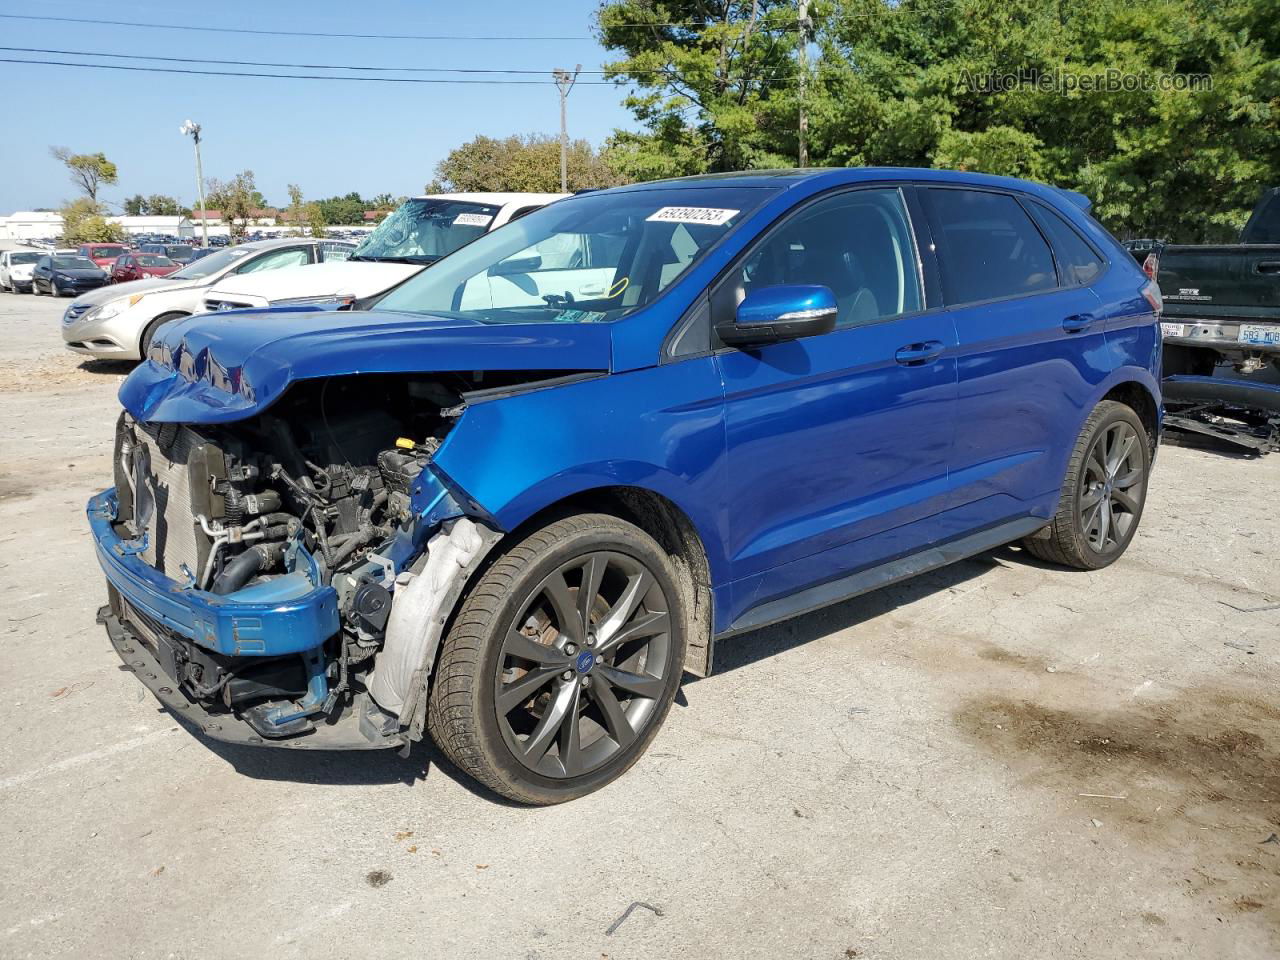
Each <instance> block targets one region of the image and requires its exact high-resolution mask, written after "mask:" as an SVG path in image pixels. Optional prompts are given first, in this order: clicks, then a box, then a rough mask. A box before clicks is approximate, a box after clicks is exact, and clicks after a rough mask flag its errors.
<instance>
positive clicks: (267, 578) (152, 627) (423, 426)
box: [114, 374, 501, 738]
mask: <svg viewBox="0 0 1280 960" xmlns="http://www.w3.org/2000/svg"><path fill="white" fill-rule="evenodd" d="M479 376H480V375H475V374H473V375H471V376H463V375H448V374H446V375H441V376H433V377H422V378H410V377H405V376H403V375H397V376H378V375H365V376H350V377H338V378H332V379H326V380H313V381H305V382H302V383H299V384H297V385H295V387H294V388H293V389H291V390H290V391H288V392H287V393H286V395H285V396H283V397H282V398H281V399H280V400H279V401H278V402H277V403H276V404H275V405H273V406H272V407H271V408H269V409H268V410H267V411H265V412H263V413H261V414H259V415H257V416H255V417H253V418H251V419H247V420H242V421H239V422H235V423H232V424H225V425H210V424H198V425H195V426H189V425H184V424H172V423H139V422H136V421H134V420H133V419H132V418H131V417H130V416H129V415H128V414H127V413H126V414H123V415H122V416H121V419H120V422H119V425H118V428H117V435H116V447H115V455H114V465H115V486H116V496H117V500H118V508H117V514H116V518H115V522H116V525H117V529H118V530H119V532H120V535H121V536H122V537H125V538H127V542H128V543H129V544H131V545H132V546H131V547H130V549H132V550H134V551H136V552H138V553H139V554H140V555H141V558H142V559H143V560H144V561H145V562H146V563H147V564H148V565H149V566H151V567H153V568H154V569H155V570H156V571H158V572H161V573H163V574H164V575H165V576H166V577H168V578H169V579H170V580H172V581H175V582H176V583H178V584H180V585H181V586H182V588H183V589H186V590H192V591H204V592H207V593H209V594H212V595H214V596H216V597H225V598H227V600H228V601H232V602H234V601H241V600H254V601H266V602H276V601H279V602H285V601H288V600H289V599H291V598H295V597H298V596H302V595H304V594H308V593H311V592H313V591H315V590H316V589H317V588H323V587H331V588H332V589H333V590H334V591H335V592H336V606H337V619H338V623H339V629H338V630H337V631H336V633H335V634H334V635H333V636H332V637H330V638H329V639H328V640H327V641H325V643H324V646H323V649H308V650H300V651H291V652H289V653H285V654H283V655H271V653H270V651H269V650H268V649H266V648H263V647H261V646H258V647H255V646H254V644H255V642H260V641H255V640H254V639H253V638H252V637H251V636H249V635H248V632H246V635H245V636H244V637H242V636H241V635H240V634H237V637H236V647H235V649H234V650H232V651H230V652H228V651H220V652H219V651H215V650H213V649H209V648H208V647H207V646H205V645H202V644H199V643H194V642H187V641H184V640H183V638H180V637H178V638H175V637H174V636H173V635H172V633H171V632H169V631H166V630H165V629H164V626H163V624H160V623H155V622H148V621H149V620H150V618H148V617H147V615H146V614H145V613H144V612H143V611H140V610H137V609H126V610H124V611H122V614H123V617H122V619H127V620H128V622H129V623H130V624H132V625H133V626H134V628H135V630H136V631H137V632H140V633H145V634H147V635H148V636H147V638H146V639H148V640H149V641H150V644H149V645H154V646H155V647H156V648H157V650H158V652H159V653H160V654H161V656H160V660H161V663H162V665H163V666H164V668H165V669H164V672H165V673H166V674H167V675H168V676H170V677H171V678H173V679H174V680H177V681H178V682H179V683H180V684H181V687H182V690H183V692H184V693H186V695H187V696H188V697H190V698H192V699H193V700H197V701H199V702H201V703H202V704H205V705H206V706H208V707H210V708H212V709H224V710H229V711H233V712H235V713H236V714H237V715H238V716H240V717H241V718H242V719H244V720H246V721H247V722H248V723H249V724H250V726H251V727H253V729H254V730H256V731H257V732H258V733H259V734H261V735H262V736H266V737H272V738H279V737H287V736H292V735H294V734H297V733H301V732H307V731H309V730H311V729H312V728H313V725H314V723H316V722H318V721H319V720H320V719H321V718H322V717H324V718H330V719H332V718H334V717H337V716H338V715H340V714H342V712H343V711H344V709H346V708H347V707H349V706H351V704H352V702H353V700H354V698H355V697H356V696H358V695H360V694H363V693H365V692H366V685H367V681H368V674H369V671H370V669H371V668H372V665H373V658H374V657H375V654H377V653H378V652H379V650H380V649H381V648H382V646H383V643H384V638H385V634H386V630H387V625H388V619H389V617H390V614H391V609H392V591H393V590H394V589H395V587H396V578H397V573H398V571H400V570H402V569H403V568H404V567H406V566H407V564H408V562H410V561H411V560H412V559H413V558H414V557H415V556H417V555H418V554H420V553H421V552H422V549H423V547H424V546H425V542H426V539H427V537H428V535H430V534H431V533H432V532H433V529H434V528H438V526H439V524H438V523H432V524H431V525H430V527H429V528H428V527H426V526H425V524H426V520H427V511H425V510H424V509H423V508H422V504H421V499H422V497H423V496H424V492H425V493H426V494H430V493H431V490H432V489H435V487H431V486H430V485H428V484H426V483H423V482H420V478H422V477H423V471H424V470H425V469H426V467H427V466H428V464H429V463H430V461H431V458H432V456H433V455H434V453H435V452H436V450H437V449H438V448H439V446H440V444H441V442H442V441H443V439H444V437H445V436H446V434H447V433H448V431H449V430H450V428H451V427H452V425H453V423H454V422H455V421H456V419H457V418H458V417H459V416H460V415H461V413H462V411H463V410H464V409H465V403H464V401H463V394H464V393H466V392H467V391H468V390H471V389H474V388H475V387H476V386H478V385H483V386H485V387H488V386H490V385H492V384H493V383H494V381H493V379H492V378H491V379H490V381H488V382H484V381H481V383H480V384H478V383H477V379H478V378H479ZM497 385H499V386H500V385H501V375H499V378H498V382H497ZM428 479H431V478H428ZM433 483H435V485H436V487H438V481H434V480H433ZM444 496H445V494H444V492H443V490H442V489H441V490H440V493H439V495H438V496H437V497H436V500H437V501H439V500H440V499H442V498H444ZM415 498H417V499H415ZM455 515H456V511H455ZM125 606H126V607H127V603H125ZM166 658H167V660H168V662H166ZM373 712H376V711H373ZM384 713H385V711H384ZM382 720H383V721H385V724H386V725H387V726H388V727H391V726H394V724H393V723H391V721H390V719H389V718H387V717H385V716H384V717H383V718H382Z"/></svg>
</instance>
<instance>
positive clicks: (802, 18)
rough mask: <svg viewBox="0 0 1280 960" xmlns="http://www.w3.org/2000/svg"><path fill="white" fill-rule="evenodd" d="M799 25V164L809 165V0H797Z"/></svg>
mask: <svg viewBox="0 0 1280 960" xmlns="http://www.w3.org/2000/svg"><path fill="white" fill-rule="evenodd" d="M798 6H799V10H798V13H799V18H798V20H799V24H798V25H799V27H800V34H799V35H800V50H799V53H800V151H799V153H800V166H802V167H807V166H808V165H809V143H808V140H809V115H808V114H807V113H805V108H804V107H805V105H804V97H805V87H806V86H807V85H808V82H809V25H810V21H809V0H798Z"/></svg>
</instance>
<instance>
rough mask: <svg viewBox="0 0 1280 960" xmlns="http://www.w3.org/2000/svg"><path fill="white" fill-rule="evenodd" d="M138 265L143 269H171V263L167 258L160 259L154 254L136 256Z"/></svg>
mask: <svg viewBox="0 0 1280 960" xmlns="http://www.w3.org/2000/svg"><path fill="white" fill-rule="evenodd" d="M137 259H138V263H140V264H142V266H144V267H172V266H173V265H174V263H173V261H172V260H170V259H169V258H168V257H161V256H158V255H157V254H154V253H140V254H138V258H137Z"/></svg>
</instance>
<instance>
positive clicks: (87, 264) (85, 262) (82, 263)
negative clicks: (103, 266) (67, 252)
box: [53, 257, 98, 270]
mask: <svg viewBox="0 0 1280 960" xmlns="http://www.w3.org/2000/svg"><path fill="white" fill-rule="evenodd" d="M53 265H54V267H56V268H57V269H59V270H97V269H98V265H97V264H96V263H94V262H93V261H92V260H90V259H89V258H88V257H54V258H53Z"/></svg>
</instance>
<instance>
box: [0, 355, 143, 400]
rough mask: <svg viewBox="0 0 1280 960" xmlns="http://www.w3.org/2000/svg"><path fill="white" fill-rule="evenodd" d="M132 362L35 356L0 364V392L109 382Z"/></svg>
mask: <svg viewBox="0 0 1280 960" xmlns="http://www.w3.org/2000/svg"><path fill="white" fill-rule="evenodd" d="M134 366H135V364H133V363H130V362H124V361H115V360H77V359H76V358H75V357H73V356H72V355H71V354H67V355H66V356H52V357H51V356H46V357H36V358H34V359H32V360H31V361H30V362H23V363H17V362H14V361H9V362H5V363H0V392H4V393H33V392H39V391H41V390H52V389H56V388H59V387H66V386H82V385H85V384H91V383H110V382H112V381H113V380H115V379H116V378H119V377H123V376H125V375H126V374H127V373H128V372H129V371H130V370H132V369H133V368H134Z"/></svg>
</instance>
